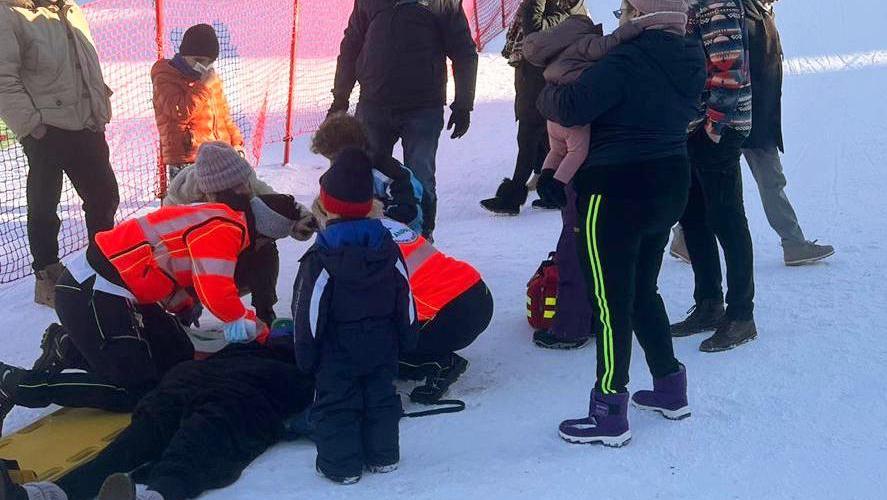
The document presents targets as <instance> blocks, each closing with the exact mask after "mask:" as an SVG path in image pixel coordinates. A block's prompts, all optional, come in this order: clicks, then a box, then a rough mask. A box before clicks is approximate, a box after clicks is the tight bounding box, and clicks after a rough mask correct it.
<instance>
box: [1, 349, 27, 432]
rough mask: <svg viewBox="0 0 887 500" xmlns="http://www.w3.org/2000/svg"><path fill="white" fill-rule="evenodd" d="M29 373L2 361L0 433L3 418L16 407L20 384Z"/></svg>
mask: <svg viewBox="0 0 887 500" xmlns="http://www.w3.org/2000/svg"><path fill="white" fill-rule="evenodd" d="M27 375H28V371H27V370H23V369H21V368H16V367H15V366H10V365H7V364H4V363H0V435H2V434H3V420H5V419H6V415H9V412H11V411H12V409H13V408H15V402H14V398H15V392H16V390H17V389H18V385H19V384H20V383H21V382H22V379H23V378H25V377H26V376H27Z"/></svg>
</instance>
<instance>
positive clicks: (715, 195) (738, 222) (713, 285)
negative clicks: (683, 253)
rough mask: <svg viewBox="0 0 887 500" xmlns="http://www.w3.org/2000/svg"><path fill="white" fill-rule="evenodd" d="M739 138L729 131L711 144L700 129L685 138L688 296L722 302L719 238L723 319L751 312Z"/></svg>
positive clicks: (683, 224)
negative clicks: (690, 279) (691, 287)
mask: <svg viewBox="0 0 887 500" xmlns="http://www.w3.org/2000/svg"><path fill="white" fill-rule="evenodd" d="M744 141H745V137H744V136H742V135H741V134H739V133H738V132H736V131H734V130H732V129H728V130H727V132H726V133H725V134H724V135H723V137H722V138H721V142H720V143H717V144H715V143H714V142H712V141H711V139H709V138H708V135H707V134H706V133H705V131H704V130H703V128H702V127H700V128H699V130H697V131H696V132H694V133H693V134H692V135H691V136H690V139H689V141H688V143H687V149H688V152H689V154H690V166H691V171H692V180H691V183H690V199H689V201H688V202H687V209H686V211H685V212H684V215H683V216H682V217H681V227H683V229H684V238H685V240H686V242H687V252H688V253H689V254H690V261H691V262H692V264H693V275H694V277H695V282H696V283H695V291H694V292H693V298H694V299H695V300H696V303H697V304H698V303H700V302H702V301H703V300H715V301H721V302H722V301H723V300H724V292H723V288H722V282H723V277H722V275H721V258H720V254H719V253H718V242H720V244H721V248H723V249H724V259H725V260H726V263H727V317H728V318H730V319H733V320H750V319H752V318H753V316H754V298H755V280H754V251H753V249H752V241H751V234H750V233H749V230H748V220H747V219H746V217H745V205H744V203H743V200H742V171H741V169H740V164H739V157H740V155H741V150H740V147H741V146H742V143H743V142H744Z"/></svg>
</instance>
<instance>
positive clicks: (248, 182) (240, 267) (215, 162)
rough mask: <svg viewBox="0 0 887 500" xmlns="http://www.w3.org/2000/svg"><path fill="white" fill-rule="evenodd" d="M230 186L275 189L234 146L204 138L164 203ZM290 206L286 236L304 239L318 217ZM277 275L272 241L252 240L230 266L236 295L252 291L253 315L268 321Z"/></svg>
mask: <svg viewBox="0 0 887 500" xmlns="http://www.w3.org/2000/svg"><path fill="white" fill-rule="evenodd" d="M229 189H230V190H233V191H235V192H237V193H241V194H244V195H249V196H259V195H263V194H276V193H275V192H274V189H272V188H271V186H269V185H267V184H265V183H264V182H262V181H260V180H259V179H258V178H257V177H256V172H255V170H254V169H253V168H252V167H251V166H250V164H249V163H247V161H246V160H244V159H243V157H242V156H240V155H239V154H238V153H237V151H235V150H234V148H232V147H231V146H229V145H228V144H226V143H224V142H207V143H205V144H203V145H202V146H200V149H199V151H198V153H197V161H196V162H195V163H194V166H193V167H192V168H187V169H185V170H182V171H181V172H180V173H179V175H177V176H176V178H175V179H173V180H172V182H171V183H170V185H169V191H168V192H167V195H166V198H164V199H163V205H164V206H172V205H187V204H190V203H203V202H207V201H210V200H211V199H212V196H213V195H214V194H216V193H219V192H222V191H225V190H229ZM295 206H296V211H297V213H298V216H297V218H296V224H295V227H294V228H293V232H292V234H291V236H292V237H293V238H295V239H297V240H299V241H306V240H308V239H310V238H311V237H312V236H313V235H314V232H315V231H317V221H315V220H314V216H312V215H311V211H310V210H308V209H307V208H306V207H304V206H302V205H301V204H300V203H298V202H297V203H296V204H295ZM279 274H280V254H279V252H278V250H277V243H276V242H274V241H270V240H265V242H264V243H263V244H261V245H254V246H252V247H251V248H249V249H248V250H246V251H244V252H242V253H241V254H240V256H239V257H238V258H237V268H236V269H235V271H234V280H235V281H236V282H237V287H238V289H239V290H240V293H241V295H244V294H246V293H251V294H252V305H253V308H254V309H255V310H256V316H258V317H259V319H261V320H262V322H263V323H265V324H266V325H269V326H270V325H271V324H272V323H273V322H274V320H275V318H276V317H277V315H276V314H275V313H274V304H276V303H277V277H278V275H279Z"/></svg>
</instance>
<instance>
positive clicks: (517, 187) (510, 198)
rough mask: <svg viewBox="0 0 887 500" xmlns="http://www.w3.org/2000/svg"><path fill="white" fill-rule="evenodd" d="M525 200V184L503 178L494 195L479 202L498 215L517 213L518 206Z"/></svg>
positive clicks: (518, 210)
mask: <svg viewBox="0 0 887 500" xmlns="http://www.w3.org/2000/svg"><path fill="white" fill-rule="evenodd" d="M526 202H527V186H525V185H521V184H518V183H516V182H514V181H513V180H511V179H504V180H503V181H502V184H500V185H499V189H497V190H496V196H494V197H493V198H488V199H486V200H483V201H481V202H480V205H481V206H482V207H484V208H485V209H487V210H489V211H490V212H493V213H494V214H499V215H518V214H520V207H521V206H522V205H523V204H524V203H526Z"/></svg>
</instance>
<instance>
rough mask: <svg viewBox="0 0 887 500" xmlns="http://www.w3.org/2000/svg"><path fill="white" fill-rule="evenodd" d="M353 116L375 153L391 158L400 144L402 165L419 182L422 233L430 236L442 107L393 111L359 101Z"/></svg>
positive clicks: (433, 218)
mask: <svg viewBox="0 0 887 500" xmlns="http://www.w3.org/2000/svg"><path fill="white" fill-rule="evenodd" d="M355 116H356V117H357V119H358V120H360V121H361V123H363V126H364V127H365V128H366V132H367V137H368V139H369V141H370V149H371V150H372V152H373V153H374V154H383V155H388V156H391V154H392V151H393V149H394V144H395V143H397V141H398V139H400V140H401V142H402V144H403V162H404V166H406V167H407V168H408V169H410V171H412V172H413V175H415V176H416V178H417V179H419V182H421V183H422V187H423V188H424V189H425V195H424V197H423V199H422V213H423V217H424V220H423V223H422V234H423V236H425V237H430V236H432V233H433V232H434V222H435V218H436V214H437V189H436V186H437V182H436V180H435V177H434V175H435V169H436V166H435V157H436V156H437V143H438V140H439V139H440V132H441V131H442V130H443V125H444V111H443V107H439V108H420V109H410V110H394V109H391V108H388V107H385V106H379V105H376V104H370V103H367V102H363V101H361V102H358V103H357V111H356V113H355Z"/></svg>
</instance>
